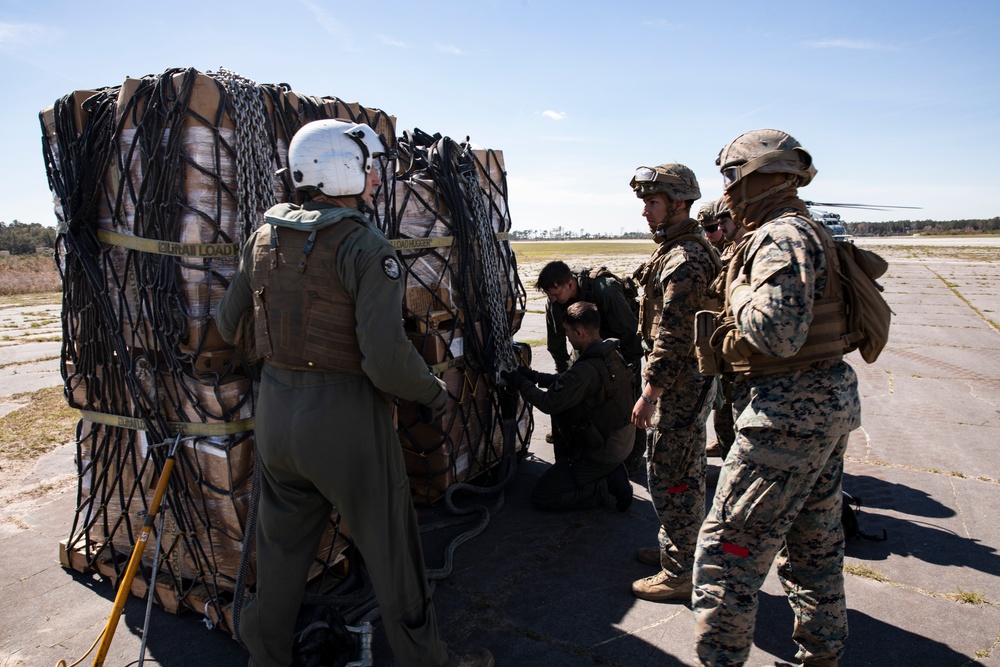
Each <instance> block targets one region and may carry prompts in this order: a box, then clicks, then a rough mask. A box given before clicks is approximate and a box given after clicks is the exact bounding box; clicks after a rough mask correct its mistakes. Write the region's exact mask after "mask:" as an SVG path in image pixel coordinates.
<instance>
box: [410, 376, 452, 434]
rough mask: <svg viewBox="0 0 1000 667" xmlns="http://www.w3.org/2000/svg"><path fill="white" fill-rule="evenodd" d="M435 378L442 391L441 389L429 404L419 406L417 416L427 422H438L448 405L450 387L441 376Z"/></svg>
mask: <svg viewBox="0 0 1000 667" xmlns="http://www.w3.org/2000/svg"><path fill="white" fill-rule="evenodd" d="M434 379H435V380H436V381H437V383H438V386H439V387H440V388H441V391H439V392H438V393H437V395H436V396H435V397H434V400H433V401H431V402H430V403H428V404H427V405H418V406H417V418H419V419H420V421H422V422H424V423H425V424H430V423H431V422H436V421H437V420H439V419H441V418H442V417H444V413H445V409H447V407H448V389H447V388H446V387H445V384H444V381H442V380H441V378H434ZM421 408H422V409H421Z"/></svg>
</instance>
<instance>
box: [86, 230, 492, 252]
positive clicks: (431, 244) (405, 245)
mask: <svg viewBox="0 0 1000 667" xmlns="http://www.w3.org/2000/svg"><path fill="white" fill-rule="evenodd" d="M97 238H98V239H100V240H101V241H102V242H103V243H109V244H111V245H116V246H121V247H122V248H128V249H129V250H139V251H141V252H149V253H155V254H158V255H171V256H173V257H202V258H204V257H238V256H239V253H240V244H239V243H179V242H177V241H158V240H156V239H146V238H142V237H141V236H132V235H131V234H122V233H120V232H112V231H110V230H107V229H98V230H97ZM497 240H498V241H508V240H510V233H509V232H497ZM454 241H455V237H454V236H433V237H430V238H424V239H392V240H390V241H389V243H391V244H392V247H393V248H395V249H396V250H418V249H422V248H442V247H444V246H450V245H452V243H454Z"/></svg>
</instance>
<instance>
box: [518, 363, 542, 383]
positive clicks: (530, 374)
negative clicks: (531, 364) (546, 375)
mask: <svg viewBox="0 0 1000 667" xmlns="http://www.w3.org/2000/svg"><path fill="white" fill-rule="evenodd" d="M517 372H518V373H519V374H520V375H523V376H524V378H525V379H526V380H527V381H528V382H530V383H531V384H538V371H534V370H531V369H530V368H528V367H527V366H518V367H517Z"/></svg>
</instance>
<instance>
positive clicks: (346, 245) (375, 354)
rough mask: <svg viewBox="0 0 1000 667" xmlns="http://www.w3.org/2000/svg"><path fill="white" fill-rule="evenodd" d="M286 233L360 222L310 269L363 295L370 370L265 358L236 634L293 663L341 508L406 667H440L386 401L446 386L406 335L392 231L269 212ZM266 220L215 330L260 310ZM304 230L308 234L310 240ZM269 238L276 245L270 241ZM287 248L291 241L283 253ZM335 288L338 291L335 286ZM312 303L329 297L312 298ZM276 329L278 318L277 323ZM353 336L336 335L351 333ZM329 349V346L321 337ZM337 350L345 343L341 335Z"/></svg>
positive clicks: (429, 399)
mask: <svg viewBox="0 0 1000 667" xmlns="http://www.w3.org/2000/svg"><path fill="white" fill-rule="evenodd" d="M265 221H266V222H267V223H272V224H274V225H277V226H278V229H277V232H278V234H279V240H280V238H281V236H282V234H285V231H286V229H292V230H313V229H316V230H319V231H318V234H319V240H317V245H319V244H320V243H321V242H322V238H323V234H324V230H326V231H327V233H329V232H331V231H332V230H333V229H334V226H335V225H353V226H355V227H356V229H355V230H354V231H352V232H350V234H349V235H347V236H346V238H345V239H344V240H343V242H342V243H341V245H340V248H339V252H337V254H336V261H335V265H334V266H329V265H326V266H323V265H321V263H320V262H312V263H310V264H308V267H307V269H306V273H305V274H304V275H307V276H312V280H313V281H314V283H313V284H315V281H320V282H322V281H323V280H324V278H325V280H326V281H327V284H329V285H332V284H333V283H334V281H336V280H339V281H340V282H341V283H342V285H343V289H344V290H345V291H346V293H347V294H348V295H350V297H351V298H352V299H353V302H354V304H355V308H354V315H355V319H356V322H357V325H356V340H357V344H358V345H359V346H360V352H361V361H360V363H361V370H362V371H363V374H346V373H331V372H319V371H308V370H291V369H289V368H281V367H278V366H275V365H274V364H272V363H270V362H268V361H267V360H265V361H264V363H263V374H262V378H261V384H260V396H259V402H258V407H257V413H256V419H255V436H256V444H257V448H258V452H259V456H260V463H261V467H262V473H263V474H262V477H261V482H262V485H261V496H260V506H259V514H258V526H257V591H256V594H255V596H253V597H252V598H251V599H250V601H249V602H248V604H247V605H246V607H245V609H244V610H243V612H242V616H241V623H240V633H241V636H242V638H243V639H244V641H246V643H247V646H248V647H249V648H250V651H251V655H252V660H253V664H256V665H260V666H262V667H272V666H273V667H277V666H284V665H288V664H290V663H291V660H292V642H293V635H292V633H293V626H294V623H295V619H296V616H297V613H298V610H299V606H300V604H301V601H302V595H303V588H304V586H305V583H306V577H307V574H308V570H309V568H310V566H311V564H312V562H313V559H314V557H315V555H316V553H317V550H318V547H319V542H320V538H321V536H322V534H323V532H324V530H325V528H326V526H327V523H328V521H329V519H330V516H331V513H332V511H333V509H334V507H336V509H337V511H339V512H340V514H341V515H342V516H343V518H344V520H345V521H346V523H347V524H348V526H349V529H350V533H351V537H352V539H353V540H354V542H355V544H356V545H357V546H358V548H359V549H360V551H361V553H362V554H363V555H364V557H365V563H366V565H367V567H368V570H369V572H370V574H371V578H372V583H373V584H374V587H375V595H376V597H377V599H378V605H379V609H380V611H381V616H382V619H383V622H384V627H385V631H386V635H387V637H388V639H389V643H390V645H391V646H392V650H393V653H394V654H395V657H396V661H397V664H399V665H408V666H409V665H428V666H440V665H444V664H446V662H447V661H448V650H447V646H446V645H445V644H444V643H443V642H442V641H441V640H440V638H439V635H438V631H437V621H436V617H435V613H434V605H433V602H432V601H431V595H430V590H429V587H428V585H427V580H426V577H425V574H424V560H423V553H422V547H421V543H420V532H419V530H418V527H417V522H416V515H415V513H414V510H413V503H412V500H411V499H410V492H409V483H408V479H407V475H406V470H405V467H404V464H403V457H402V452H401V449H400V445H399V440H398V437H397V435H396V431H395V429H394V427H393V421H392V406H391V404H390V400H391V399H389V398H387V397H388V396H389V395H395V396H399V397H401V398H405V399H409V400H413V401H417V402H419V403H423V404H425V405H435V404H440V402H441V400H442V398H443V397H442V395H441V394H442V392H443V391H444V389H443V386H442V385H441V384H440V383H439V381H438V380H437V379H436V378H434V376H433V375H431V373H430V372H429V370H428V368H427V366H426V364H425V363H424V361H423V359H422V358H421V357H420V355H419V354H418V353H417V351H416V350H415V349H414V347H413V345H412V344H411V343H410V341H409V340H408V339H407V338H406V336H405V334H404V332H403V327H402V318H401V316H400V312H401V311H400V307H401V304H402V299H403V290H404V286H405V277H404V276H403V275H402V271H401V269H400V264H399V262H398V260H397V258H396V253H395V251H394V250H393V248H392V246H391V245H390V244H389V243H388V241H387V240H386V239H385V237H384V236H383V235H382V233H381V232H380V231H379V230H378V229H376V228H375V227H373V226H372V225H371V223H370V222H369V221H368V220H367V219H366V218H364V217H363V216H362V215H361V214H360V213H358V212H357V211H354V210H349V209H345V208H338V207H333V206H331V205H329V204H320V203H310V204H305V205H304V206H302V207H297V206H292V205H288V204H279V205H278V206H275V207H272V208H271V209H270V210H269V211H268V212H267V214H266V216H265ZM269 234H270V225H267V224H265V225H264V226H262V227H261V228H260V229H258V230H257V231H256V232H255V233H254V235H253V236H251V238H250V239H249V240H248V241H247V243H246V244H245V245H244V249H243V253H242V256H241V261H240V268H239V272H238V274H237V275H236V277H235V278H234V281H233V284H232V285H231V286H230V288H229V290H228V292H227V293H226V296H225V298H224V299H223V301H222V303H221V304H220V306H219V308H218V312H217V322H218V325H219V330H220V332H221V333H222V335H223V336H224V337H225V338H226V339H227V340H233V339H234V337H235V335H236V332H237V329H238V327H239V326H240V324H239V322H240V318H241V316H243V314H244V313H246V312H247V311H248V310H250V309H251V308H252V306H253V298H254V295H253V294H252V289H251V280H252V276H253V265H254V247H255V244H257V242H258V239H259V238H260V237H261V236H262V235H269ZM300 236H301V235H300ZM261 242H262V243H266V240H264V239H261ZM286 245H287V247H286ZM286 245H281V246H279V248H280V253H279V256H280V258H281V261H280V267H279V269H278V270H279V271H281V270H284V271H294V270H295V269H294V266H295V264H296V263H298V261H299V259H300V257H301V256H302V244H301V243H299V244H298V245H294V244H291V243H288V244H286ZM331 289H332V288H331ZM311 298H312V299H322V298H323V295H322V294H320V293H318V292H317V293H316V294H314V295H312V297H311ZM270 327H271V331H272V332H273V333H274V334H275V335H283V334H284V333H285V332H284V330H282V331H280V332H279V329H280V325H279V324H278V323H274V322H271V323H270ZM351 338H352V335H351V334H350V333H346V334H345V335H343V336H340V337H338V340H347V341H349V340H350V339H351ZM324 343H325V344H326V345H330V344H331V343H330V342H329V341H324ZM337 344H340V343H337Z"/></svg>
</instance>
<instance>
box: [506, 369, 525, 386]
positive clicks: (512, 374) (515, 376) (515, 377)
mask: <svg viewBox="0 0 1000 667" xmlns="http://www.w3.org/2000/svg"><path fill="white" fill-rule="evenodd" d="M526 382H528V378H526V377H524V376H523V375H521V374H520V373H518V372H517V371H500V384H501V385H503V386H504V387H510V388H511V389H514V390H517V389H519V388H520V387H521V385H522V384H525V383H526Z"/></svg>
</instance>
